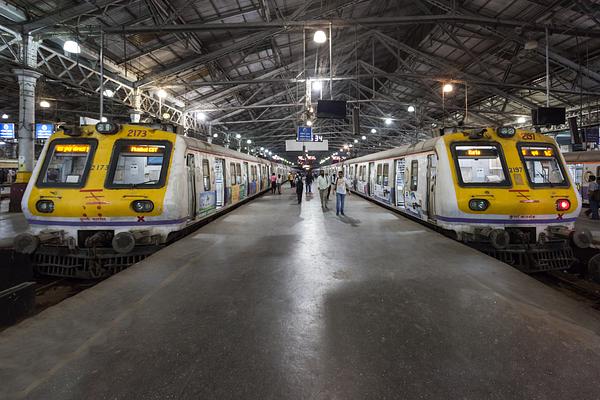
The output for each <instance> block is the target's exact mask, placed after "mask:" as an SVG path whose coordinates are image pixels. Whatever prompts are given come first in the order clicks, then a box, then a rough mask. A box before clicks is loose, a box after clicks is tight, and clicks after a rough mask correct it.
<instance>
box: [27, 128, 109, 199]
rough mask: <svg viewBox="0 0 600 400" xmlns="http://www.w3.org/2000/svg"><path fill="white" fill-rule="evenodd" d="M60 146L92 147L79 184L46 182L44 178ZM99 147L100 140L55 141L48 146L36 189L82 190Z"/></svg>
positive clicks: (73, 139)
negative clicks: (82, 145) (79, 145)
mask: <svg viewBox="0 0 600 400" xmlns="http://www.w3.org/2000/svg"><path fill="white" fill-rule="evenodd" d="M59 144H87V145H89V146H90V151H89V153H88V159H87V161H86V162H85V167H84V168H83V172H82V176H81V179H80V180H79V182H76V183H75V182H74V183H69V182H61V183H54V182H44V177H45V176H46V174H47V172H48V166H49V164H50V160H51V159H52V157H53V156H54V149H55V148H56V145H59ZM97 147H98V140H96V139H91V138H72V139H67V138H64V139H54V140H52V141H51V142H50V144H49V145H48V150H47V151H46V154H45V155H44V163H43V164H42V167H41V169H40V172H39V173H38V177H37V180H36V182H35V185H36V187H39V188H82V187H84V186H85V185H86V183H87V180H88V178H89V176H90V169H91V167H92V163H93V162H94V156H95V154H96V148H97Z"/></svg>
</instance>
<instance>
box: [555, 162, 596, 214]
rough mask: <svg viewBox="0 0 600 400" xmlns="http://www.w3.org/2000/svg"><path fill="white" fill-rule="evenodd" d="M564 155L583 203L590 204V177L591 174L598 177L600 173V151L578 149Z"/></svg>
mask: <svg viewBox="0 0 600 400" xmlns="http://www.w3.org/2000/svg"><path fill="white" fill-rule="evenodd" d="M563 156H564V157H565V161H566V163H567V168H568V169H569V172H570V173H571V177H572V179H573V183H574V184H575V186H576V188H577V190H578V191H579V193H580V194H581V199H582V201H583V204H584V205H587V204H589V200H588V186H589V183H590V182H589V178H590V175H594V176H596V177H598V174H600V151H577V152H570V153H563Z"/></svg>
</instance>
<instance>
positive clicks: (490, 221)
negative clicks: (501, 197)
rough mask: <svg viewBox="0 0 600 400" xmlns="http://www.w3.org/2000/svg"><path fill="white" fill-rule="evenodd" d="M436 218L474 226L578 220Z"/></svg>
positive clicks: (439, 216)
mask: <svg viewBox="0 0 600 400" xmlns="http://www.w3.org/2000/svg"><path fill="white" fill-rule="evenodd" d="M436 218H437V219H439V220H440V221H445V222H467V223H473V224H510V225H512V224H533V225H537V224H555V223H566V222H575V221H577V218H563V219H557V218H554V219H477V218H452V217H443V216H441V215H436Z"/></svg>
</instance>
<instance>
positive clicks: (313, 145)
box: [285, 140, 329, 151]
mask: <svg viewBox="0 0 600 400" xmlns="http://www.w3.org/2000/svg"><path fill="white" fill-rule="evenodd" d="M304 150H308V151H328V150H329V141H327V140H323V141H322V142H297V141H295V140H286V141H285V151H304Z"/></svg>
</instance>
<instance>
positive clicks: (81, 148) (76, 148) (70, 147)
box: [54, 144, 90, 153]
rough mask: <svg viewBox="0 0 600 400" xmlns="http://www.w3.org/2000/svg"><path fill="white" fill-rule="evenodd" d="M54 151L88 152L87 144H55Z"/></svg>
mask: <svg viewBox="0 0 600 400" xmlns="http://www.w3.org/2000/svg"><path fill="white" fill-rule="evenodd" d="M54 151H55V152H56V153H88V152H89V151H90V145H89V144H57V145H56V147H54Z"/></svg>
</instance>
